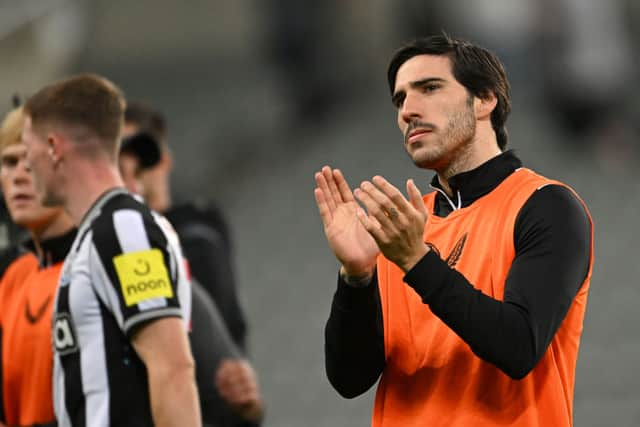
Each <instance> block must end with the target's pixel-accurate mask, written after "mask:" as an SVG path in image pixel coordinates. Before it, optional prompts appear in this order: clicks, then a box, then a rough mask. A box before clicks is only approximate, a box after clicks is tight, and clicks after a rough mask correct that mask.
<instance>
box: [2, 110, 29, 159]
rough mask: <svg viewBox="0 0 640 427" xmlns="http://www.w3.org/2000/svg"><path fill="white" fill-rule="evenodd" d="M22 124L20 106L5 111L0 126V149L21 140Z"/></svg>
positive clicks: (22, 118) (22, 114) (22, 115)
mask: <svg viewBox="0 0 640 427" xmlns="http://www.w3.org/2000/svg"><path fill="white" fill-rule="evenodd" d="M23 124H24V112H23V111H22V107H19V108H16V109H14V110H11V111H9V112H8V113H7V115H6V116H5V117H4V120H3V121H2V125H1V126H0V151H2V150H4V149H5V148H7V147H8V146H10V145H14V144H17V143H19V142H20V141H22V126H23Z"/></svg>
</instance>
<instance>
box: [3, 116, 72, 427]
mask: <svg viewBox="0 0 640 427" xmlns="http://www.w3.org/2000/svg"><path fill="white" fill-rule="evenodd" d="M23 122H24V114H23V112H22V110H21V109H17V110H14V111H11V112H10V113H9V114H8V115H7V116H6V118H5V120H4V123H3V124H2V127H1V128H0V182H1V183H2V193H3V195H4V198H5V200H6V206H7V210H8V212H9V215H10V217H11V219H12V220H13V221H14V222H15V223H16V224H17V225H19V226H21V227H24V228H25V229H26V230H28V232H29V235H30V237H31V239H30V240H28V241H26V242H23V244H20V245H15V246H14V247H13V249H15V250H14V251H12V254H14V256H13V257H12V258H13V259H11V260H9V259H7V260H6V262H7V263H8V266H7V268H6V270H4V269H3V274H2V281H1V282H0V336H1V344H0V349H1V351H2V364H1V365H0V378H2V387H1V388H0V403H1V404H0V421H1V422H0V425H1V424H2V423H5V424H7V425H10V426H31V425H35V424H38V425H39V426H44V425H54V421H55V416H54V412H53V400H52V396H51V392H52V385H51V377H52V367H53V356H52V352H51V314H52V311H53V300H54V297H55V292H56V288H57V285H58V279H59V277H60V269H61V268H62V263H63V261H64V258H65V256H66V255H67V252H68V251H69V248H70V247H71V243H72V242H73V239H74V238H75V228H74V227H73V222H72V221H71V218H69V216H68V215H67V214H66V213H65V212H64V210H63V209H62V208H61V207H54V208H47V207H43V206H42V203H41V198H40V195H39V194H38V193H37V191H36V188H35V186H34V182H33V177H32V175H31V171H30V170H29V168H28V167H27V162H26V151H27V149H26V147H25V145H24V144H23V143H22V142H21V137H20V134H21V132H22V125H23Z"/></svg>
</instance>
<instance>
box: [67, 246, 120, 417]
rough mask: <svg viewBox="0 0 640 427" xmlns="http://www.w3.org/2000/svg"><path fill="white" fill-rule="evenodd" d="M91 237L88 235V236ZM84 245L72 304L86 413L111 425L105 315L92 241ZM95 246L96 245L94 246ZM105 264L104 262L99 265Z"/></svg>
mask: <svg viewBox="0 0 640 427" xmlns="http://www.w3.org/2000/svg"><path fill="white" fill-rule="evenodd" d="M87 237H88V236H87ZM83 246H84V247H83V248H81V250H80V251H78V255H77V257H76V259H75V260H74V261H75V262H74V266H76V269H75V271H72V274H73V278H74V283H73V286H72V287H71V288H70V291H71V292H70V293H69V307H70V309H71V316H72V318H73V319H74V322H75V327H76V333H77V339H78V345H79V348H80V369H81V372H82V390H83V393H84V395H85V414H86V417H87V418H86V419H87V426H91V427H94V426H95V427H102V426H104V427H108V426H109V425H110V420H109V402H110V399H109V393H110V390H109V379H108V367H107V360H106V354H105V342H104V330H103V328H102V324H103V322H102V314H101V311H100V304H99V302H98V299H97V295H96V293H95V292H94V287H93V286H91V284H92V282H93V283H100V282H96V277H95V275H93V274H91V273H92V272H91V271H90V270H91V269H90V267H89V265H90V260H89V259H88V258H89V257H90V256H91V255H90V252H91V251H90V250H88V249H89V248H88V249H87V250H82V249H84V248H86V247H88V246H93V243H92V241H91V240H85V242H84V245H83ZM90 249H95V248H90ZM99 265H101V264H99Z"/></svg>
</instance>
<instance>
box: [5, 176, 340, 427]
mask: <svg viewBox="0 0 640 427" xmlns="http://www.w3.org/2000/svg"><path fill="white" fill-rule="evenodd" d="M313 194H314V196H315V197H316V205H318V212H320V218H321V219H322V224H324V226H325V227H326V226H327V225H329V223H330V222H331V219H332V218H333V214H332V211H331V209H329V205H328V204H327V199H326V198H325V197H324V192H323V191H322V190H321V189H320V188H316V189H315V190H314V191H313ZM0 427H2V426H0Z"/></svg>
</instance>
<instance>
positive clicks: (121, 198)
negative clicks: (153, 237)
mask: <svg viewBox="0 0 640 427" xmlns="http://www.w3.org/2000/svg"><path fill="white" fill-rule="evenodd" d="M157 217H158V215H157V214H156V213H155V212H153V211H151V209H149V207H148V206H147V205H145V204H144V202H143V201H142V199H140V198H138V197H136V196H134V195H132V194H129V193H123V194H119V195H117V196H115V197H113V198H111V199H110V200H108V201H107V202H106V203H105V204H104V205H103V206H102V208H101V209H100V212H99V213H98V214H97V215H96V216H95V217H94V218H93V220H92V221H91V225H90V229H91V232H92V236H93V241H94V243H99V244H100V245H101V246H104V245H110V244H115V243H117V242H118V241H121V240H122V239H124V238H127V239H132V238H147V239H148V236H149V234H157V233H161V231H159V226H158V224H157Z"/></svg>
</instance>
